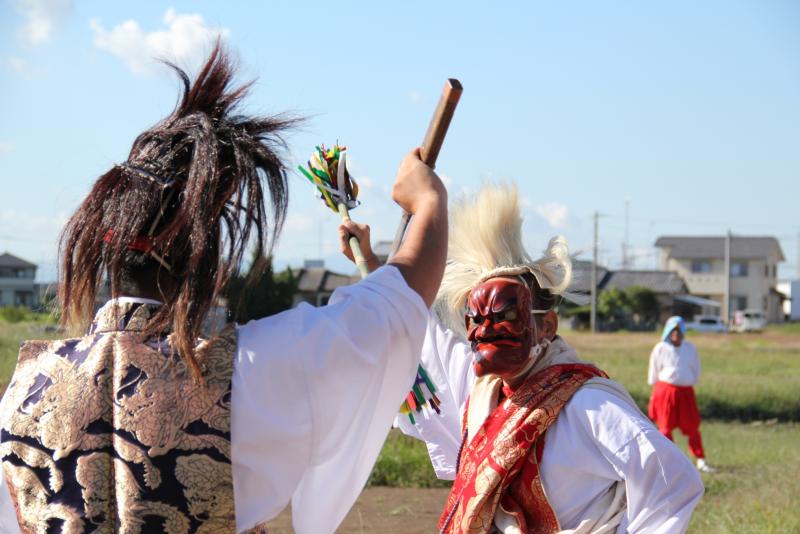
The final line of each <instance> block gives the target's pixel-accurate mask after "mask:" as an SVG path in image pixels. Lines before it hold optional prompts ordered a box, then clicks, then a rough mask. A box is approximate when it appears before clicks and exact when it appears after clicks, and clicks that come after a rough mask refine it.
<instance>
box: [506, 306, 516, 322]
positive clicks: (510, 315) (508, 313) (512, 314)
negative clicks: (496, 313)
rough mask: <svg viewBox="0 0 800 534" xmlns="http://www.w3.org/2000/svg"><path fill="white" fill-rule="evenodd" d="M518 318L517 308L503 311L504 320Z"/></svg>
mask: <svg viewBox="0 0 800 534" xmlns="http://www.w3.org/2000/svg"><path fill="white" fill-rule="evenodd" d="M516 319H517V310H515V309H513V308H511V309H509V310H506V311H505V312H504V313H503V320H504V321H515V320H516Z"/></svg>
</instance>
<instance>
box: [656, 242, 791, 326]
mask: <svg viewBox="0 0 800 534" xmlns="http://www.w3.org/2000/svg"><path fill="white" fill-rule="evenodd" d="M725 239H726V238H725V236H704V237H690V236H663V237H659V238H658V240H656V244H655V246H656V247H658V248H660V249H661V255H660V260H659V261H660V267H661V269H663V270H668V271H675V272H676V273H678V274H679V275H680V276H681V278H683V279H684V280H685V281H686V285H687V286H688V288H689V293H690V294H692V295H695V296H698V297H701V298H705V299H711V300H714V301H717V302H721V303H722V309H723V310H724V309H727V310H728V312H729V313H728V314H724V313H723V314H722V315H723V320H725V319H726V318H727V317H726V315H727V316H728V317H730V316H731V315H732V314H733V313H734V312H736V311H740V310H745V309H756V310H761V311H762V313H764V315H765V316H766V317H767V320H768V321H770V322H778V321H781V320H782V319H783V313H782V310H781V306H782V304H783V302H782V298H781V293H779V292H778V290H777V283H778V263H779V262H782V261H784V259H785V258H784V256H783V251H782V250H781V246H780V244H779V243H778V240H777V239H775V238H774V237H769V236H732V237H731V250H730V262H731V263H730V302H729V303H728V305H726V303H725V286H726V284H727V276H726V273H725Z"/></svg>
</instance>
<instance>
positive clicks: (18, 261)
mask: <svg viewBox="0 0 800 534" xmlns="http://www.w3.org/2000/svg"><path fill="white" fill-rule="evenodd" d="M0 267H6V268H8V269H35V268H36V264H35V263H31V262H29V261H25V260H23V259H22V258H18V257H17V256H14V255H13V254H9V253H8V252H4V253H3V254H0Z"/></svg>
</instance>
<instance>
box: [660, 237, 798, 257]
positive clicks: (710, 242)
mask: <svg viewBox="0 0 800 534" xmlns="http://www.w3.org/2000/svg"><path fill="white" fill-rule="evenodd" d="M656 246H657V247H662V248H664V247H670V251H669V255H670V257H671V258H676V259H697V260H699V259H713V258H724V257H725V237H724V236H720V237H716V236H715V237H711V236H701V237H692V236H663V237H659V238H658V240H656ZM773 254H775V255H776V256H777V257H778V261H784V260H785V258H784V257H783V251H782V250H781V245H780V243H778V240H777V239H775V238H774V237H769V236H764V237H752V236H751V237H747V236H733V237H732V238H731V257H732V258H737V259H753V258H769V257H772V255H773Z"/></svg>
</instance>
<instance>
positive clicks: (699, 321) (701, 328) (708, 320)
mask: <svg viewBox="0 0 800 534" xmlns="http://www.w3.org/2000/svg"><path fill="white" fill-rule="evenodd" d="M686 330H693V331H695V332H719V333H723V332H727V328H725V323H723V322H722V319H720V318H719V316H717V315H695V316H694V320H692V321H690V322H688V323H686Z"/></svg>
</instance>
